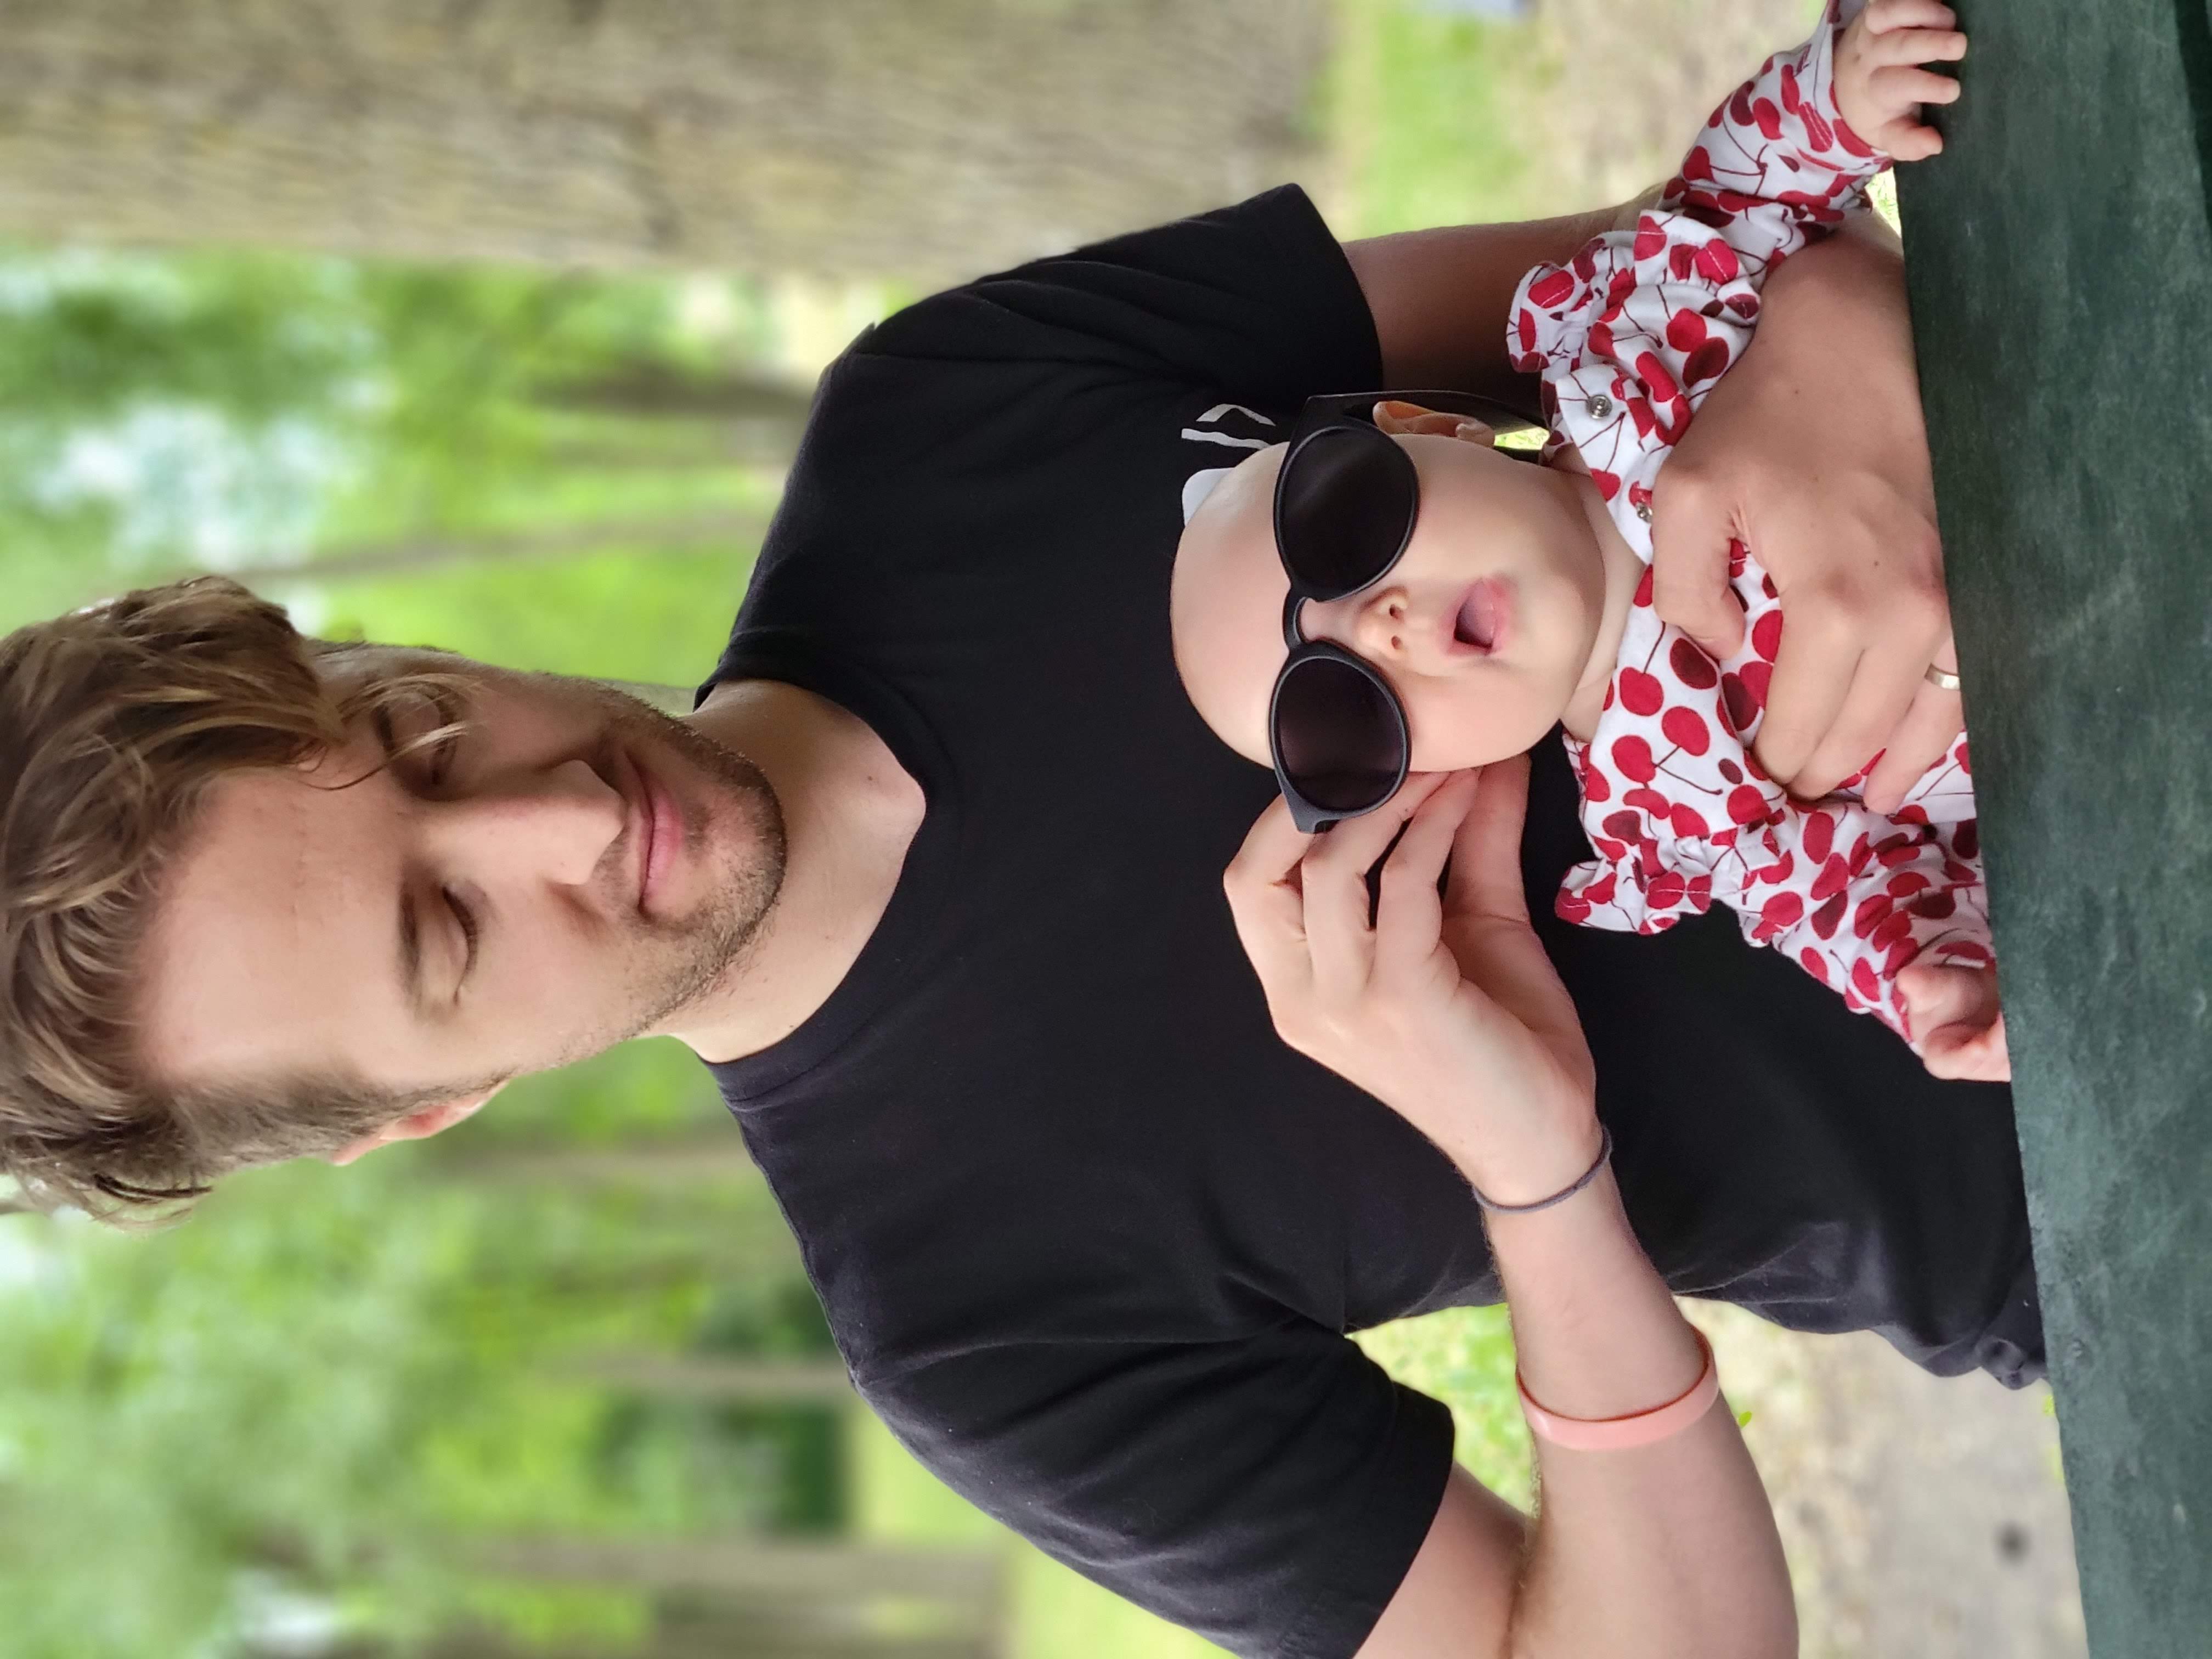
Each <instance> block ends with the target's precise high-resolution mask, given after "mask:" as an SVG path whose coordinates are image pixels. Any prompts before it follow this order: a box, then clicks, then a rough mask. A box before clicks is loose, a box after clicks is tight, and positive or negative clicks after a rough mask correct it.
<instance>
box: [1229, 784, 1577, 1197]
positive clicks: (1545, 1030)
mask: <svg viewBox="0 0 2212 1659" xmlns="http://www.w3.org/2000/svg"><path fill="white" fill-rule="evenodd" d="M1527 800H1528V760H1527V757H1518V756H1516V757H1515V758H1514V759H1512V760H1510V761H1501V762H1499V763H1497V764H1496V765H1494V766H1488V767H1485V768H1484V769H1482V770H1481V772H1480V774H1476V773H1471V772H1460V773H1448V774H1447V773H1431V774H1429V775H1425V776H1417V777H1415V778H1413V779H1411V780H1409V781H1407V785H1406V787H1404V788H1403V789H1401V790H1400V791H1399V792H1398V794H1397V797H1396V798H1395V799H1393V800H1392V801H1391V802H1390V803H1389V805H1387V806H1384V807H1383V808H1382V809H1381V810H1380V811H1375V812H1370V813H1369V814H1368V815H1367V816H1366V817H1359V818H1354V819H1352V821H1351V822H1349V823H1343V824H1340V825H1339V826H1338V827H1337V828H1336V829H1334V830H1333V831H1331V832H1330V833H1329V834H1328V835H1325V836H1302V835H1300V834H1298V832H1297V829H1295V828H1294V827H1293V826H1292V824H1291V818H1290V813H1289V812H1288V811H1287V810H1285V807H1284V805H1283V803H1282V802H1281V801H1280V800H1277V801H1275V802H1273V804H1272V805H1269V806H1268V808H1267V811H1265V812H1263V813H1261V815H1260V818H1259V821H1258V822H1257V823H1255V824H1254V825H1253V826H1252V831H1251V834H1250V835H1249V836H1246V838H1245V842H1244V845H1243V848H1242V850H1240V851H1239V852H1238V854H1237V858H1236V860H1235V862H1233V863H1232V864H1231V866H1229V872H1228V874H1227V876H1226V878H1225V881H1224V885H1225V887H1226V889H1227V890H1228V894H1229V908H1230V910H1231V913H1232V914H1233V915H1234V916H1235V918H1236V921H1237V938H1238V939H1240V940H1241V941H1242V942H1243V946H1244V951H1245V954H1246V955H1247V956H1249V957H1251V959H1252V966H1253V968H1254V969H1255V970H1256V971H1257V973H1258V974H1259V976H1260V983H1261V987H1262V988H1263V989H1264V990H1265V991H1266V993H1267V1008H1268V1012H1270V1013H1271V1014H1272V1015H1273V1018H1274V1021H1275V1029H1276V1030H1277V1031H1278V1032H1279V1034H1280V1035H1281V1036H1282V1038H1283V1040H1284V1041H1285V1042H1287V1043H1289V1044H1290V1046H1291V1048H1295V1049H1297V1051H1298V1052H1299V1053H1300V1054H1304V1055H1306V1056H1307V1057H1308V1058H1310V1059H1311V1060H1317V1061H1319V1062H1320V1063H1321V1064H1322V1065H1323V1066H1328V1068H1329V1069H1330V1070H1331V1071H1333V1072H1334V1073H1337V1074H1338V1075H1339V1076H1340V1077H1343V1078H1345V1079H1348V1080H1349V1081H1351V1082H1352V1083H1354V1084H1356V1085H1358V1086H1359V1087H1360V1088H1362V1089H1364V1090H1366V1091H1367V1092H1368V1093H1370V1094H1371V1095H1373V1096H1374V1097H1376V1099H1378V1100H1380V1101H1382V1102H1383V1104H1385V1105H1387V1106H1389V1107H1390V1108H1391V1109H1393V1110H1395V1112H1397V1113H1398V1114H1399V1115H1401V1117H1403V1118H1405V1119H1406V1120H1407V1121H1408V1122H1410V1123H1412V1124H1413V1127H1415V1128H1417V1129H1419V1130H1420V1131H1421V1132H1422V1133H1424V1134H1425V1135H1427V1136H1428V1137H1429V1139H1431V1140H1433V1141H1435V1142H1436V1143H1437V1146H1439V1147H1441V1148H1442V1149H1443V1152H1445V1153H1446V1155H1447V1156H1449V1158H1451V1159H1452V1160H1453V1162H1454V1163H1455V1164H1458V1165H1459V1167H1460V1169H1461V1170H1462V1173H1464V1174H1465V1175H1466V1176H1467V1177H1468V1179H1469V1180H1470V1181H1472V1182H1474V1183H1475V1185H1476V1186H1478V1187H1479V1188H1481V1189H1482V1190H1483V1191H1484V1192H1486V1193H1487V1194H1491V1195H1492V1197H1495V1198H1498V1200H1500V1201H1502V1202H1506V1203H1513V1202H1518V1201H1522V1200H1530V1199H1535V1198H1541V1197H1542V1196H1543V1195H1544V1194H1547V1193H1551V1192H1556V1191H1557V1190H1558V1189H1559V1188H1561V1187H1563V1186H1565V1184H1566V1183H1567V1182H1570V1181H1571V1180H1573V1179H1574V1178H1575V1176H1577V1175H1579V1174H1581V1173H1582V1171H1583V1170H1584V1169H1586V1168H1588V1167H1589V1161H1590V1158H1591V1156H1592V1154H1593V1153H1594V1152H1595V1150H1596V1146H1597V1142H1598V1130H1597V1121H1596V1115H1595V1079H1594V1073H1593V1070H1592V1067H1591V1064H1590V1057H1589V1046H1588V1045H1587V1044H1586V1043H1585V1042H1583V1033H1582V1025H1581V1023H1580V1021H1579V1020H1578V1019H1577V1018H1576V1015H1575V1009H1574V1004H1573V1003H1572V1001H1571V1000H1569V998H1568V996H1567V993H1566V989H1565V987H1564V986H1562V985H1561V984H1560V983H1559V975H1558V974H1557V973H1555V972H1554V971H1553V968H1552V963H1551V959H1550V958H1549V957H1547V956H1546V955H1545V954H1544V950H1543V946H1542V945H1540V944H1539V943H1538V942H1537V939H1536V935H1535V933H1534V930H1533V929H1531V928H1530V927H1529V925H1528V907H1527V902H1526V900H1525V898H1524V897H1523V895H1522V886H1521V863H1520V846H1521V821H1522V812H1523V810H1524V809H1525V806H1526V805H1527ZM1401 828H1402V829H1403V830H1404V834H1403V836H1399V831H1400V829H1401ZM1394 837H1397V845H1396V847H1395V848H1392V847H1391V842H1392V839H1393V838H1394ZM1386 852H1388V853H1389V857H1388V858H1387V859H1384V857H1383V855H1384V854H1385V853H1386ZM1378 859H1379V860H1383V874H1382V897H1381V900H1380V902H1378V903H1377V904H1376V905H1375V907H1374V915H1373V916H1372V918H1371V919H1370V915H1369V902H1368V888H1367V872H1368V871H1369V869H1370V868H1371V867H1372V866H1374V865H1375V863H1376V860H1378ZM1447 860H1449V863H1450V866H1451V869H1450V875H1449V879H1448V880H1447V881H1446V882H1445V883H1444V884H1443V887H1442V889H1441V890H1439V885H1438V878H1439V877H1441V876H1442V875H1443V872H1444V866H1445V864H1446V861H1447Z"/></svg>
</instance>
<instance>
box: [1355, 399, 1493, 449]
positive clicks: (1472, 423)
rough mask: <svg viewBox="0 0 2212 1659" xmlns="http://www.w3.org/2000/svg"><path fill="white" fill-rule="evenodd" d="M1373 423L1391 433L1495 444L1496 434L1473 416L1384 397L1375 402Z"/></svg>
mask: <svg viewBox="0 0 2212 1659" xmlns="http://www.w3.org/2000/svg"><path fill="white" fill-rule="evenodd" d="M1375 424H1376V426H1378V427H1380V428H1382V429H1383V431H1385V432H1388V433H1390V434H1392V435H1394V436H1411V435H1413V434H1416V433H1419V434H1420V435H1423V436H1426V437H1432V438H1458V439H1460V440H1462V441H1464V442H1467V443H1471V444H1486V445H1488V444H1495V443H1496V442H1497V441H1498V435H1497V433H1495V432H1493V431H1492V430H1491V428H1489V427H1487V426H1486V425H1484V424H1483V423H1482V422H1480V421H1478V420H1476V419H1475V418H1474V416H1472V415H1447V414H1445V413H1443V411H1442V410H1435V409H1424V408H1422V407H1421V406H1420V404H1409V403H1404V402H1401V401H1400V400H1398V399H1396V398H1386V399H1384V400H1383V402H1381V403H1379V404H1376V405H1375Z"/></svg>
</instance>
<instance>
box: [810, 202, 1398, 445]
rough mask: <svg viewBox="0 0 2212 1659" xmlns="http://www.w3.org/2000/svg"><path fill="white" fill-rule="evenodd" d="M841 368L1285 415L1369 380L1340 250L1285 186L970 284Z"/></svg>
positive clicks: (1358, 312)
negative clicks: (964, 375)
mask: <svg viewBox="0 0 2212 1659" xmlns="http://www.w3.org/2000/svg"><path fill="white" fill-rule="evenodd" d="M848 356H849V358H850V359H856V360H865V359H868V358H885V357H888V358H899V359H904V360H908V361H916V360H924V361H933V362H943V363H950V362H966V363H970V364H976V365H986V364H988V365H996V366H999V367H1000V368H1023V367H1029V368H1035V369H1037V370H1040V371H1042V372H1043V374H1047V375H1048V376H1049V377H1051V378H1052V379H1053V380H1054V381H1055V382H1057V383H1058V384H1059V385H1060V386H1062V387H1063V388H1064V389H1065V390H1066V391H1068V392H1073V391H1074V390H1075V389H1076V388H1077V387H1078V386H1079V385H1080V383H1081V382H1082V380H1084V378H1085V377H1084V375H1083V374H1082V373H1081V371H1082V370H1084V369H1085V368H1090V369H1093V370H1097V371H1098V372H1099V375H1098V378H1100V379H1102V380H1109V379H1119V380H1132V379H1133V380H1152V381H1156V382H1166V383H1173V384H1178V385H1185V386H1202V387H1206V388H1209V389H1220V390H1222V391H1224V392H1225V393H1227V394H1229V395H1233V396H1235V397H1237V398H1243V399H1244V400H1247V401H1250V402H1274V403H1292V404H1295V403H1297V402H1298V401H1302V400H1303V399H1304V398H1307V397H1309V396H1310V395H1312V394H1314V393H1315V392H1337V391H1360V390H1364V389H1365V388H1367V387H1370V386H1375V385H1376V383H1377V381H1378V380H1379V377H1380V375H1381V373H1382V348H1381V346H1380V344H1379V343H1377V341H1376V334H1375V323H1374V318H1373V316H1372V314H1371V313H1370V312H1369V310H1368V307H1367V301H1366V298H1365V296H1364V295H1363V294H1362V293H1361V291H1360V289H1359V283H1358V279H1357V278H1356V277H1355V276H1353V275H1352V267H1351V264H1349V262H1348V261H1347V260H1346V258H1345V255H1344V250H1343V248H1342V246H1340V244H1339V243H1338V241H1337V240H1336V238H1335V237H1334V235H1333V234H1331V233H1330V231H1329V228H1328V225H1327V224H1325V223H1324V222H1322V217H1321V215H1320V213H1319V212H1318V211H1317V210H1316V209H1315V207H1314V205H1313V203H1312V202H1311V200H1310V199H1309V198H1308V197H1307V196H1306V193H1305V192H1304V191H1303V190H1301V189H1300V188H1299V187H1298V186H1297V185H1282V186H1280V187H1279V188H1278V189H1275V190H1271V191H1267V192H1265V193H1264V194H1261V195H1259V196H1255V197H1252V198H1250V199H1249V201H1244V202H1240V203H1238V204H1236V205H1235V206H1233V207H1226V208H1222V209H1219V210H1216V211H1214V212H1212V213H1205V214H1200V215H1198V216H1195V217H1193V218H1188V219H1180V220H1177V221H1176V222H1173V223H1171V224H1166V225H1160V226H1157V227H1154V228H1151V229H1148V230H1141V231H1136V232H1133V233H1131V234H1127V235H1123V236H1117V237H1114V238H1112V239H1110V240H1106V241H1103V242H1097V243H1093V244H1091V246H1087V247H1081V248H1078V249H1076V250H1075V251H1074V252H1070V253H1064V254H1060V255H1056V256H1054V257H1053V258H1044V259H1038V260H1035V261H1033V262H1031V263H1030V264H1025V265H1022V266H1019V267H1018V268H1017V269H1015V270H1007V271H1002V272H1000V273H998V274H997V275H994V276H985V277H983V278H981V279H980V280H979V281H976V282H975V283H969V284H968V285H967V286H965V287H963V288H957V289H952V290H951V291H950V292H948V293H945V294H939V295H934V296H933V297H932V298H930V299H927V300H924V301H921V303H919V304H917V305H915V306H911V307H908V308H907V309H906V310H904V311H902V312H900V313H898V314H897V315H896V316H894V317H892V318H891V319H890V320H888V321H887V322H884V323H883V324H881V325H878V327H876V328H874V329H872V330H871V331H869V332H868V333H866V335H864V336H862V337H861V338H860V340H859V341H857V342H856V343H854V347H853V349H852V351H851V353H850V354H848Z"/></svg>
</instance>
